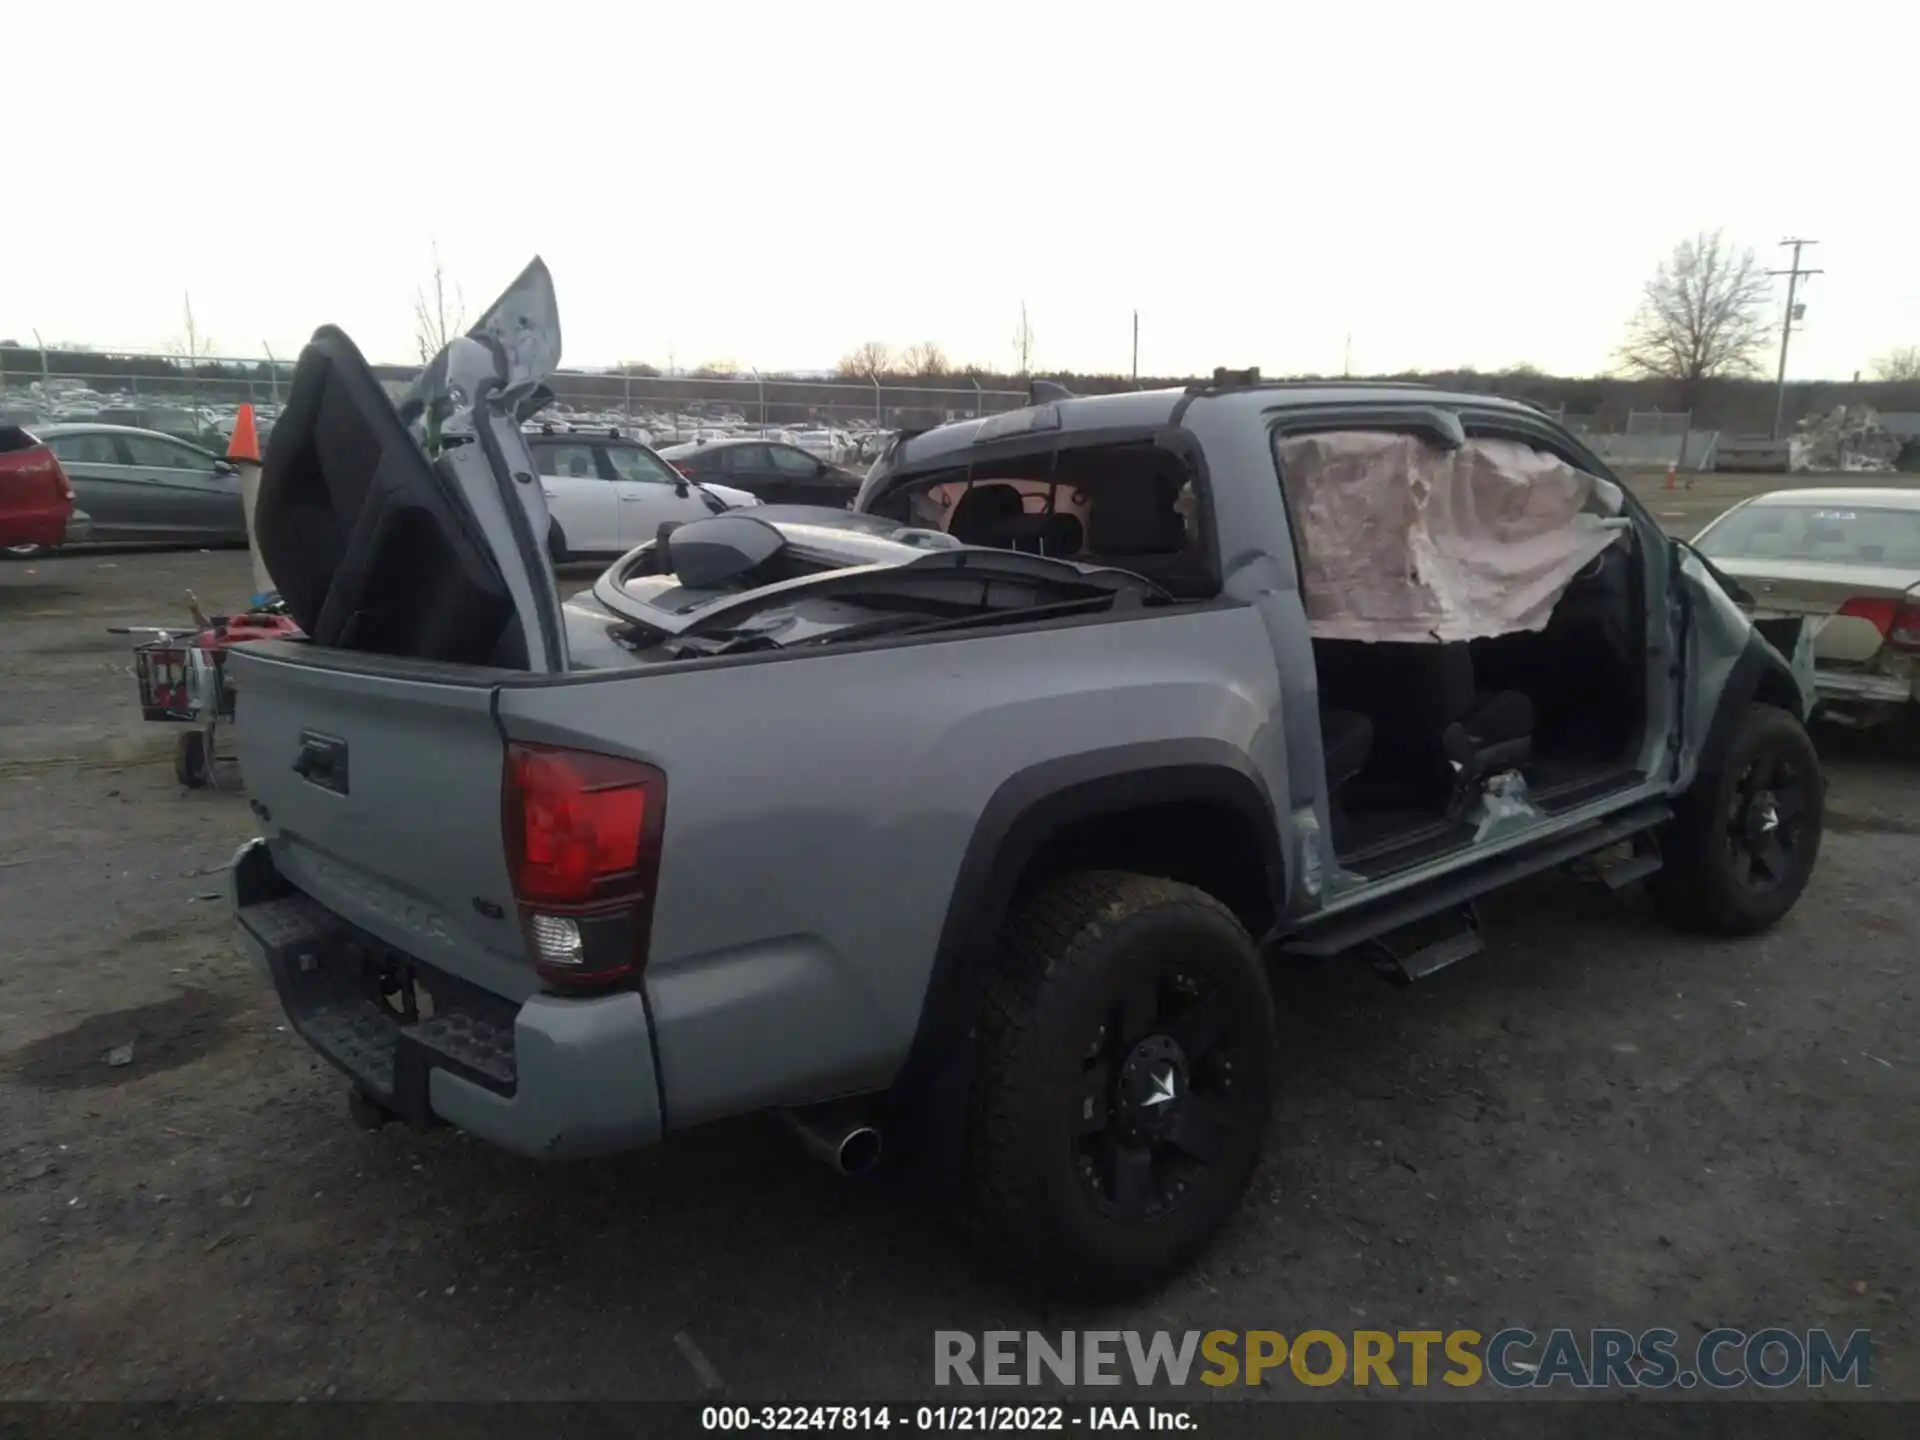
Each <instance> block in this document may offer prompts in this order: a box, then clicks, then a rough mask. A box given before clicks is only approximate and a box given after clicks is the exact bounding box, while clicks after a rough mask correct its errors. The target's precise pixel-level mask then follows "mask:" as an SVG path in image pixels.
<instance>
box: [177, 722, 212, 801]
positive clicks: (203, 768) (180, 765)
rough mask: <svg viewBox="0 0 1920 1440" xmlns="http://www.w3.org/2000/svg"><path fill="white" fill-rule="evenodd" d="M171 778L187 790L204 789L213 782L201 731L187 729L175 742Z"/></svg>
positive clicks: (204, 739) (209, 761)
mask: <svg viewBox="0 0 1920 1440" xmlns="http://www.w3.org/2000/svg"><path fill="white" fill-rule="evenodd" d="M173 778H174V779H176V780H178V781H179V782H180V783H181V784H182V785H184V786H186V787H187V789H189V790H204V789H206V788H207V786H208V785H210V784H212V783H213V761H212V758H211V757H210V756H209V755H208V753H207V737H206V735H205V734H204V733H203V732H201V731H199V730H188V731H186V732H184V733H183V734H182V735H181V736H180V738H179V740H178V741H177V742H176V743H175V745H174V749H173Z"/></svg>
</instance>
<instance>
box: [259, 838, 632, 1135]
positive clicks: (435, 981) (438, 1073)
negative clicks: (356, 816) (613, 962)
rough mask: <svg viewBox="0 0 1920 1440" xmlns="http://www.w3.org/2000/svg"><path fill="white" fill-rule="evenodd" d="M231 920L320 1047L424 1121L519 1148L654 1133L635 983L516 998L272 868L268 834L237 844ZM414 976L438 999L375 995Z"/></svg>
mask: <svg viewBox="0 0 1920 1440" xmlns="http://www.w3.org/2000/svg"><path fill="white" fill-rule="evenodd" d="M230 887H231V901H232V905H233V913H234V919H235V921H236V922H237V923H238V925H239V928H240V933H241V936H242V937H243V938H244V939H245V941H246V942H247V945H248V948H249V949H250V950H251V951H252V952H253V955H254V958H255V961H256V962H257V963H258V964H259V965H260V966H261V967H262V969H263V970H264V971H265V972H266V974H267V975H268V976H269V977H270V978H271V980H272V982H273V988H274V990H275V992H276V993H277V994H278V995H279V997H280V1003H281V1005H282V1007H283V1008H284V1009H285V1010H286V1013H287V1019H288V1020H289V1021H290V1022H291V1023H292V1025H293V1028H294V1029H295V1030H296V1031H297V1032H298V1033H299V1034H300V1036H301V1038H302V1039H304V1040H305V1041H306V1042H307V1043H308V1044H309V1045H311V1046H312V1047H313V1048H314V1050H316V1051H317V1052H318V1053H319V1054H320V1055H321V1057H322V1058H324V1059H325V1060H327V1061H328V1062H329V1063H330V1064H332V1065H333V1066H335V1067H336V1068H337V1069H339V1070H340V1071H341V1072H342V1073H344V1074H345V1075H346V1076H347V1077H348V1078H349V1079H350V1080H352V1081H353V1083H354V1084H355V1085H357V1086H359V1087H360V1088H361V1089H362V1090H364V1091H366V1092H367V1093H368V1094H369V1095H371V1096H372V1097H373V1098H374V1099H376V1100H378V1101H379V1102H380V1103H381V1104H382V1105H384V1106H386V1107H387V1108H388V1109H390V1110H392V1111H393V1112H395V1113H396V1114H398V1115H400V1116H401V1117H402V1118H404V1119H406V1120H408V1121H410V1122H411V1123H413V1124H416V1125H428V1124H432V1123H434V1122H435V1121H444V1122H446V1123H448V1124H451V1125H456V1126H458V1127H459V1128H460V1129H462V1130H465V1131H468V1132H470V1133H471V1134H473V1135H476V1136H479V1137H480V1138H481V1139H484V1140H488V1141H491V1142H492V1143H494V1144H496V1145H499V1146H501V1147H502V1148H504V1149H507V1150H512V1151H514V1152H516V1153H518V1154H522V1155H530V1156H539V1157H545V1158H552V1159H564V1158H574V1157H579V1156H586V1155H600V1154H609V1153H613V1152H616V1151H622V1150H632V1149H636V1148H638V1147H640V1146H644V1145H649V1144H652V1143H653V1142H654V1141H656V1140H658V1139H659V1138H660V1131H661V1109H660V1094H659V1086H658V1083H657V1080H656V1076H655V1069H654V1053H653V1037H652V1034H651V1031H650V1028H649V1025H648V1022H647V1012H646V1005H645V1002H644V1001H643V1000H642V999H641V997H640V995H639V994H638V993H637V992H633V991H627V992H623V993H621V994H618V995H608V996H601V997H597V998H593V999H570V998H562V997H558V996H550V995H536V996H533V997H532V998H531V999H528V1000H526V1001H524V1002H520V1003H516V1002H514V1001H511V1000H507V999H503V998H501V997H499V996H496V995H493V994H490V993H488V992H486V991H483V990H481V989H479V988H478V987H476V986H474V985H471V984H469V983H468V982H465V981H462V980H460V979H458V978H457V977H454V976H451V975H448V974H445V973H444V972H441V971H437V970H435V969H433V967H430V966H427V965H424V964H422V963H420V962H418V961H416V960H414V959H412V958H411V957H408V956H404V955H399V954H397V953H396V952H394V951H392V950H391V949H390V948H388V947H386V946H384V945H382V944H381V943H380V942H379V941H377V940H375V939H373V938H372V937H371V936H368V935H366V934H364V932H360V931H358V930H355V929H354V928H353V927H352V926H350V925H348V924H347V923H346V922H345V921H343V920H342V919H340V917H339V916H337V915H335V914H334V913H333V912H332V911H330V910H328V909H326V908H325V907H324V906H322V905H320V904H319V903H318V902H317V901H315V900H313V899H312V898H311V897H309V896H307V895H304V894H302V893H300V892H299V891H298V890H294V889H293V888H292V887H291V886H290V885H288V883H287V882H286V881H285V880H284V879H283V878H281V876H280V875H279V873H278V872H277V871H276V870H275V869H274V866H273V861H272V858H271V856H270V855H269V854H268V852H267V847H266V843H265V842H264V841H262V840H251V841H248V842H247V843H246V844H245V845H243V846H241V847H240V850H239V852H238V853H237V854H236V855H235V856H234V860H233V868H232V873H231V878H230ZM396 976H397V977H401V978H403V979H404V980H405V981H407V982H409V989H411V990H413V991H414V992H415V993H416V994H419V993H424V994H425V995H427V996H430V997H431V1010H430V1012H428V1011H426V1010H425V1009H424V1008H421V1009H420V1010H419V1013H418V1014H417V1016H416V1018H414V1019H411V1020H406V1019H403V1018H402V1017H401V1015H400V1014H399V1013H398V1012H397V1011H396V1010H395V1009H394V1008H393V1006H391V1005H389V1004H383V1003H381V1002H380V1000H379V999H377V998H376V996H377V992H378V989H379V985H380V982H381V980H382V979H385V980H387V981H389V982H391V981H392V980H393V979H394V978H395V977H396Z"/></svg>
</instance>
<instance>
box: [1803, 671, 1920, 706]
mask: <svg viewBox="0 0 1920 1440" xmlns="http://www.w3.org/2000/svg"><path fill="white" fill-rule="evenodd" d="M1813 684H1814V689H1815V691H1816V692H1817V693H1818V694H1819V697H1820V698H1821V699H1822V700H1837V701H1842V702H1846V703H1849V704H1856V705H1858V704H1880V705H1885V704H1891V705H1900V704H1904V703H1905V702H1907V701H1909V700H1912V699H1914V698H1915V696H1914V693H1913V682H1912V681H1910V680H1904V679H1902V678H1900V677H1899V676H1897V675H1879V674H1875V673H1874V672H1872V671H1867V670H1822V669H1816V670H1815V671H1814V672H1813Z"/></svg>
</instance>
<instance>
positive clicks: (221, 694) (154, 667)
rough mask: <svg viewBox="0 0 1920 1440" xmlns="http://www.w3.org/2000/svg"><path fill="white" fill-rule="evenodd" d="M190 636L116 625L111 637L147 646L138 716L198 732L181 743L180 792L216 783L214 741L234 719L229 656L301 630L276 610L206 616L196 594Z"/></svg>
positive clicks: (141, 659) (140, 659)
mask: <svg viewBox="0 0 1920 1440" xmlns="http://www.w3.org/2000/svg"><path fill="white" fill-rule="evenodd" d="M187 603H188V606H189V608H190V609H191V610H192V612H193V619H194V627H193V628H192V629H186V628H181V629H173V628H171V627H167V626H159V625H115V626H111V627H109V630H108V633H109V634H113V635H144V636H148V637H150V638H148V639H145V640H143V641H142V642H141V643H139V644H138V645H135V646H134V647H133V675H134V681H135V683H136V684H137V685H138V686H139V689H140V714H141V715H142V716H143V717H144V718H145V719H148V720H155V721H161V722H163V723H168V724H176V725H188V726H191V727H193V728H192V729H189V730H187V731H186V732H184V733H183V734H182V735H181V736H180V740H179V744H178V745H177V747H176V748H175V751H174V757H173V773H174V776H175V778H177V779H178V780H179V781H180V783H181V784H182V785H185V786H186V787H187V788H188V789H190V790H199V789H202V788H204V787H205V786H207V785H210V784H211V783H213V766H214V759H215V750H214V741H215V736H216V734H217V733H218V731H219V728H220V723H221V722H222V721H223V720H226V721H230V720H232V719H233V708H234V707H233V688H232V687H231V686H230V685H228V684H227V651H228V650H229V649H230V648H231V647H233V646H235V645H239V644H241V643H243V642H245V641H248V640H284V639H287V638H289V637H291V636H295V635H298V634H299V633H300V628H299V627H298V626H297V625H295V624H294V623H293V621H292V619H291V618H290V617H289V616H288V615H287V614H286V613H285V611H284V610H282V609H281V608H279V606H278V603H277V602H270V605H271V608H261V609H255V610H251V611H249V612H248V613H246V614H244V615H214V616H206V615H203V614H201V613H200V606H199V604H198V602H196V601H195V600H194V598H193V595H192V594H191V592H189V594H188V596H187Z"/></svg>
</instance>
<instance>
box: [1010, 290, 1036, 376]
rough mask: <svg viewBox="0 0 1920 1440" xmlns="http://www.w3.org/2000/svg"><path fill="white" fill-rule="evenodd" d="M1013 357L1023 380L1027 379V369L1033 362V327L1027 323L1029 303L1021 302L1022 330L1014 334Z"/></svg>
mask: <svg viewBox="0 0 1920 1440" xmlns="http://www.w3.org/2000/svg"><path fill="white" fill-rule="evenodd" d="M1013 355H1014V359H1015V361H1016V362H1017V363H1018V365H1019V369H1018V371H1017V372H1016V373H1017V374H1019V375H1020V377H1021V378H1022V379H1024V378H1025V377H1026V374H1027V367H1028V366H1029V365H1030V364H1031V363H1032V361H1033V327H1032V326H1031V325H1029V324H1028V323H1027V302H1026V301H1024V300H1022V301H1021V302H1020V328H1019V329H1018V330H1016V331H1014V332H1013Z"/></svg>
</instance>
